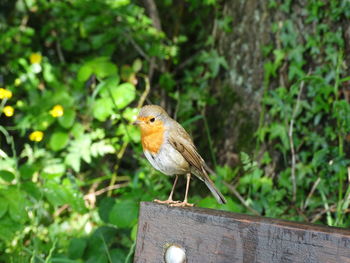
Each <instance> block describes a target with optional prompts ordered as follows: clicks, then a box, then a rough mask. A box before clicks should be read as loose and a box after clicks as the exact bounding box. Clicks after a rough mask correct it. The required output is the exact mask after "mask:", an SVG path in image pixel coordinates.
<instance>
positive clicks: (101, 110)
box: [92, 98, 113, 121]
mask: <svg viewBox="0 0 350 263" xmlns="http://www.w3.org/2000/svg"><path fill="white" fill-rule="evenodd" d="M112 113H113V103H112V101H111V99H110V98H101V99H97V100H96V101H95V102H94V105H93V108H92V114H93V116H94V118H96V119H98V120H99V121H105V120H106V119H107V118H108V117H109V116H111V115H112Z"/></svg>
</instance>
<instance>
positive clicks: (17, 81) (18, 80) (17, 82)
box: [15, 78, 22, 87]
mask: <svg viewBox="0 0 350 263" xmlns="http://www.w3.org/2000/svg"><path fill="white" fill-rule="evenodd" d="M21 83H22V80H21V79H20V78H16V79H15V86H16V87H18V86H19V85H21Z"/></svg>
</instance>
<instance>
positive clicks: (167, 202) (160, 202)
mask: <svg viewBox="0 0 350 263" xmlns="http://www.w3.org/2000/svg"><path fill="white" fill-rule="evenodd" d="M177 179H178V175H176V177H175V181H174V184H173V187H172V188H171V192H170V195H169V197H168V200H165V201H161V200H158V199H155V200H154V202H156V203H159V204H177V203H181V202H180V201H173V194H174V190H175V186H176V183H177Z"/></svg>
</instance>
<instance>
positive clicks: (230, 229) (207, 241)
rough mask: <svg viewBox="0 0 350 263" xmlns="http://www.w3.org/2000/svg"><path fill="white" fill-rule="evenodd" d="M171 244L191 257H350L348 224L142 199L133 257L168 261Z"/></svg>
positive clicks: (308, 260) (312, 262)
mask: <svg viewBox="0 0 350 263" xmlns="http://www.w3.org/2000/svg"><path fill="white" fill-rule="evenodd" d="M172 244H176V245H177V246H180V247H182V248H183V249H184V250H185V253H186V257H187V263H206V262H215V263H224V262H225V263H231V262H244V263H251V262H261V263H262V262H266V263H274V262H276V263H277V262H303V263H322V262H327V263H341V262H348V263H350V230H348V229H340V228H335V227H325V226H320V225H313V224H303V223H297V222H291V221H285V220H277V219H271V218H265V217H256V216H248V215H242V214H236V213H230V212H225V211H218V210H212V209H203V208H187V207H186V208H177V207H168V206H166V205H160V204H156V203H149V202H142V203H141V207H140V216H139V227H138V235H137V245H136V252H135V258H134V262H136V263H158V262H164V253H165V250H166V248H167V247H168V246H169V245H172Z"/></svg>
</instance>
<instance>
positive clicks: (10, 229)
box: [0, 216, 24, 242]
mask: <svg viewBox="0 0 350 263" xmlns="http://www.w3.org/2000/svg"><path fill="white" fill-rule="evenodd" d="M23 227H24V226H23V225H21V224H18V223H17V222H14V221H13V220H12V219H11V218H10V217H8V216H4V217H3V218H1V219H0V239H2V240H4V241H7V242H8V241H11V240H12V239H13V238H14V236H15V234H16V232H17V231H18V230H20V229H21V228H23Z"/></svg>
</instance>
